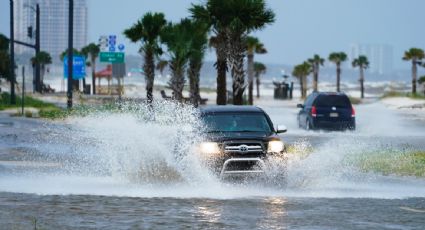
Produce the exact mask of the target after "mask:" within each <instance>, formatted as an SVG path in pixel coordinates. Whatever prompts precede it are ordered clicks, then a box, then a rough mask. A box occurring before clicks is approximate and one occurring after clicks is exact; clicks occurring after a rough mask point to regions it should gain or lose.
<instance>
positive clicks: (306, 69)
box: [292, 61, 313, 98]
mask: <svg viewBox="0 0 425 230" xmlns="http://www.w3.org/2000/svg"><path fill="white" fill-rule="evenodd" d="M312 70H313V67H312V66H311V64H310V62H306V61H305V62H303V63H302V64H300V65H296V66H295V67H294V70H293V71H292V75H293V76H295V77H296V78H298V80H299V82H300V91H301V98H306V97H307V76H308V75H309V74H310V73H311V72H312Z"/></svg>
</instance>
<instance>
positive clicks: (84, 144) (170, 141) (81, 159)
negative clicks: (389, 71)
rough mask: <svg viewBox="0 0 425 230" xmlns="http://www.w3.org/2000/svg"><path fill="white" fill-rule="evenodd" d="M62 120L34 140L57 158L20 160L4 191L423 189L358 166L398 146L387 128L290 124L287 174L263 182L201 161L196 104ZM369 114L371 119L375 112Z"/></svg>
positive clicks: (367, 192) (281, 162)
mask: <svg viewBox="0 0 425 230" xmlns="http://www.w3.org/2000/svg"><path fill="white" fill-rule="evenodd" d="M370 109H371V108H370V107H365V108H362V109H360V110H363V111H368V110H370ZM285 113H288V114H289V113H293V111H292V112H290V111H289V112H285ZM269 114H270V116H271V118H272V119H273V120H274V118H278V119H281V121H285V119H286V120H287V121H289V120H291V121H292V118H293V117H291V116H288V117H284V118H283V119H282V117H283V116H282V113H281V112H280V110H277V109H273V112H269ZM363 114H365V113H363ZM394 116H395V115H394ZM363 119H364V118H363ZM65 122H66V124H65V125H62V124H58V125H54V126H53V127H52V126H49V125H48V126H46V129H47V130H49V132H48V135H46V136H40V137H37V138H36V139H35V141H34V144H36V146H35V147H34V148H35V149H37V152H38V154H40V155H41V156H39V157H40V158H43V159H44V160H48V161H53V162H57V163H58V164H60V166H59V167H58V168H57V169H54V170H49V171H46V172H39V171H32V170H30V169H29V168H28V167H26V168H25V167H24V170H23V171H22V172H21V174H16V175H1V176H0V190H1V191H10V192H30V193H39V194H90V195H113V196H138V197H213V198H219V199H227V198H239V197H252V196H295V197H375V198H400V197H423V196H424V195H423V194H424V193H423V189H422V188H423V187H425V181H424V180H422V179H417V178H410V177H399V176H393V175H389V176H386V175H381V174H379V173H370V172H364V171H362V170H361V168H359V167H358V165H357V163H356V161H355V160H356V159H357V158H356V157H358V156H362V155H364V154H367V152H368V151H374V150H383V149H393V148H395V149H397V148H398V147H399V146H392V145H391V144H388V139H387V138H388V136H385V135H383V138H373V139H372V138H371V136H373V135H377V136H381V137H382V135H378V134H379V133H374V134H373V135H368V134H367V131H362V129H360V131H358V132H346V133H322V132H319V133H307V132H304V131H297V132H295V136H297V135H298V136H299V137H300V138H299V139H298V140H297V141H295V142H294V143H293V144H292V145H291V147H290V149H288V150H289V154H288V155H287V158H285V159H282V158H278V159H275V160H272V161H270V162H269V164H268V166H269V168H270V169H271V170H270V171H269V172H268V174H269V175H270V176H272V178H273V176H276V175H281V172H282V171H283V170H285V173H286V176H287V179H286V180H285V181H283V180H279V179H280V178H279V177H275V178H274V179H275V180H272V181H271V182H272V183H271V184H270V183H268V184H267V186H264V184H262V183H259V184H255V183H254V184H253V183H251V184H233V183H223V182H221V181H219V180H218V179H217V178H216V177H215V176H214V175H213V174H212V173H211V172H210V170H209V169H208V168H206V167H204V164H203V163H202V162H200V159H198V157H197V155H196V154H194V152H193V151H194V150H193V146H195V145H196V143H199V142H200V141H202V140H203V139H204V136H203V134H202V132H201V130H202V124H201V123H200V121H199V119H198V117H197V110H196V109H194V108H192V107H190V106H184V105H179V104H175V103H172V102H157V103H155V104H154V105H152V106H149V105H144V104H134V103H124V104H122V105H121V106H120V107H118V108H117V109H114V110H113V111H112V112H111V111H110V110H108V111H105V110H99V111H92V112H91V113H89V114H88V115H86V116H84V117H80V116H79V117H73V118H70V119H67V120H66V121H65ZM368 122H369V123H370V124H371V125H373V120H371V121H368ZM283 123H285V122H283ZM365 123H366V122H363V123H362V124H363V125H364V124H365ZM380 124H382V123H380ZM49 127H50V128H49ZM360 127H361V126H360ZM368 128H370V129H373V126H372V127H368ZM377 128H379V127H377ZM394 128H396V129H397V130H402V127H393V129H394ZM363 130H364V129H363ZM291 132H292V130H291V129H290V131H289V134H288V135H293V133H291ZM375 132H378V131H376V130H375ZM383 134H385V133H383ZM418 135H419V134H418ZM283 137H284V138H285V136H283ZM311 137H313V138H311ZM316 137H317V138H319V137H320V138H321V139H320V144H315V145H314V147H313V145H312V144H311V143H310V141H311V140H312V139H315V138H316ZM403 138H404V136H403ZM32 157H34V155H32ZM28 160H31V159H30V158H29V159H28ZM33 160H34V159H33ZM286 167H287V168H286ZM282 183H284V184H285V187H283V186H281V185H282Z"/></svg>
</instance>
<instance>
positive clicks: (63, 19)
mask: <svg viewBox="0 0 425 230" xmlns="http://www.w3.org/2000/svg"><path fill="white" fill-rule="evenodd" d="M37 3H38V4H39V6H40V49H41V50H42V51H46V52H48V53H50V55H51V56H52V59H53V61H54V62H55V63H57V62H58V61H59V56H60V54H61V53H62V52H63V51H64V50H66V48H67V47H68V6H69V5H68V4H69V3H68V1H64V0H14V5H15V7H14V16H15V20H14V27H15V39H16V40H19V41H23V42H27V43H31V44H34V42H35V29H36V28H35V6H36V4H37ZM87 18H88V17H87V4H86V0H74V42H73V44H74V47H75V48H76V49H80V48H82V47H83V46H85V45H86V43H87ZM30 26H31V27H32V28H33V37H32V39H31V38H29V37H28V27H30ZM15 49H16V53H17V54H23V53H26V52H34V51H33V50H32V49H30V48H27V47H25V46H21V45H15Z"/></svg>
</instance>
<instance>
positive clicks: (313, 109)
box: [311, 105, 317, 117]
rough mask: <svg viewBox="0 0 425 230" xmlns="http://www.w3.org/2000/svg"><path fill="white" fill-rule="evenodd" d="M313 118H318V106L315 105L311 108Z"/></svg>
mask: <svg viewBox="0 0 425 230" xmlns="http://www.w3.org/2000/svg"><path fill="white" fill-rule="evenodd" d="M311 116H313V117H316V116H317V110H316V106H314V105H313V106H312V107H311Z"/></svg>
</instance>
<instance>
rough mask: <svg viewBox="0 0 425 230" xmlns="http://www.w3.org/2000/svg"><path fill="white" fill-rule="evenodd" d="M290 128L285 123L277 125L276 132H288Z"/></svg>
mask: <svg viewBox="0 0 425 230" xmlns="http://www.w3.org/2000/svg"><path fill="white" fill-rule="evenodd" d="M286 131H288V129H287V128H286V126H284V125H277V127H276V133H286Z"/></svg>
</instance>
